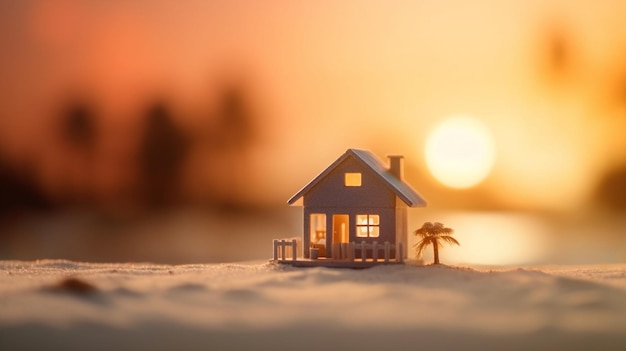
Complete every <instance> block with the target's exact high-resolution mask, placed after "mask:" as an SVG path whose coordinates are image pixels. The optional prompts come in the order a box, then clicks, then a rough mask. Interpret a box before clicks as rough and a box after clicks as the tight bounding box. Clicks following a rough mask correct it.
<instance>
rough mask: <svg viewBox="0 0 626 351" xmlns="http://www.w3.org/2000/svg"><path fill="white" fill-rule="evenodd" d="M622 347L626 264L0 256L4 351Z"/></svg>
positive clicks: (625, 329) (625, 338)
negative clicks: (105, 260) (166, 261)
mask: <svg viewBox="0 0 626 351" xmlns="http://www.w3.org/2000/svg"><path fill="white" fill-rule="evenodd" d="M35 349H37V350H41V349H44V350H118V349H122V350H172V349H177V350H320V349H323V350H348V349H350V350H381V349H384V350H505V349H506V350H531V349H532V350H592V349H593V350H624V349H626V264H621V265H619V264H618V265H588V266H542V267H523V268H517V267H449V266H415V265H404V266H386V267H382V266H381V267H375V268H371V269H364V270H349V269H326V268H309V269H297V268H291V267H287V266H276V265H271V264H268V263H263V262H249V263H241V264H210V265H208V264H207V265H177V266H170V265H154V264H139V263H126V264H101V263H98V264H95V263H83V262H71V261H65V260H42V261H32V262H24V261H0V350H35Z"/></svg>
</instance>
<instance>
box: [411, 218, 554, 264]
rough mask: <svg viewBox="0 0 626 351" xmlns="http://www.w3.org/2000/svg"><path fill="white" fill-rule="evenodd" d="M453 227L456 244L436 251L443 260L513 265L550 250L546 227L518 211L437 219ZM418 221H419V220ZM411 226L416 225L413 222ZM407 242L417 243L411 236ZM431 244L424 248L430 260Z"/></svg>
mask: <svg viewBox="0 0 626 351" xmlns="http://www.w3.org/2000/svg"><path fill="white" fill-rule="evenodd" d="M437 220H438V221H441V222H442V223H445V226H446V227H449V228H452V229H454V234H453V236H454V237H455V238H456V239H457V240H458V241H459V242H460V243H461V245H460V246H456V245H444V246H443V247H442V248H441V250H440V252H439V254H440V255H441V259H442V260H443V262H444V263H457V264H458V263H460V264H484V265H517V264H532V263H537V262H541V261H543V260H545V259H546V255H547V253H548V252H549V250H551V247H549V246H548V245H550V242H549V240H548V239H547V238H549V232H550V227H549V226H548V225H547V224H546V223H545V222H544V221H542V220H541V219H540V218H537V217H536V216H533V215H527V214H519V213H517V214H516V213H488V212H485V213H477V212H474V213H462V212H458V213H454V212H452V213H443V214H440V215H439V216H438V218H437ZM420 223H421V222H420ZM414 227H416V228H419V224H418V223H415V224H414ZM411 240H413V242H410V243H409V244H410V245H414V244H415V242H417V238H416V237H415V236H414V235H411ZM432 251H433V250H432V247H429V248H428V249H426V251H424V256H423V258H424V260H425V262H426V263H429V262H431V261H432V259H433V252H432Z"/></svg>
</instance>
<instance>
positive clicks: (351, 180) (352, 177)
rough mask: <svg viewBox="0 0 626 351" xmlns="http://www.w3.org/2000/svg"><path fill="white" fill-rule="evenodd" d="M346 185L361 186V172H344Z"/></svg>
mask: <svg viewBox="0 0 626 351" xmlns="http://www.w3.org/2000/svg"><path fill="white" fill-rule="evenodd" d="M345 184H346V186H361V173H346V178H345Z"/></svg>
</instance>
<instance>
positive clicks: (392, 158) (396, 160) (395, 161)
mask: <svg viewBox="0 0 626 351" xmlns="http://www.w3.org/2000/svg"><path fill="white" fill-rule="evenodd" d="M387 157H388V158H389V173H391V174H393V175H394V176H395V177H396V178H398V179H400V180H403V178H404V163H403V162H402V159H403V158H404V156H402V155H388V156H387Z"/></svg>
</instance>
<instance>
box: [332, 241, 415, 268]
mask: <svg viewBox="0 0 626 351" xmlns="http://www.w3.org/2000/svg"><path fill="white" fill-rule="evenodd" d="M368 251H371V253H372V255H371V260H372V261H374V262H378V261H379V260H382V261H383V262H385V263H388V262H389V261H390V260H391V252H392V251H393V252H394V261H395V262H402V261H403V257H404V252H403V249H402V243H401V242H400V243H397V244H390V243H389V242H388V241H385V242H384V243H383V244H382V245H381V244H379V243H378V242H376V241H374V242H373V243H371V244H368V243H366V242H365V241H361V242H360V243H355V242H350V243H335V244H333V250H332V256H333V259H335V260H348V261H355V260H356V261H357V262H358V261H359V260H360V261H361V262H365V261H366V260H368V258H367V253H368ZM381 251H382V255H381ZM357 252H359V253H360V256H361V257H360V258H359V259H357V258H356V253H357Z"/></svg>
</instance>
